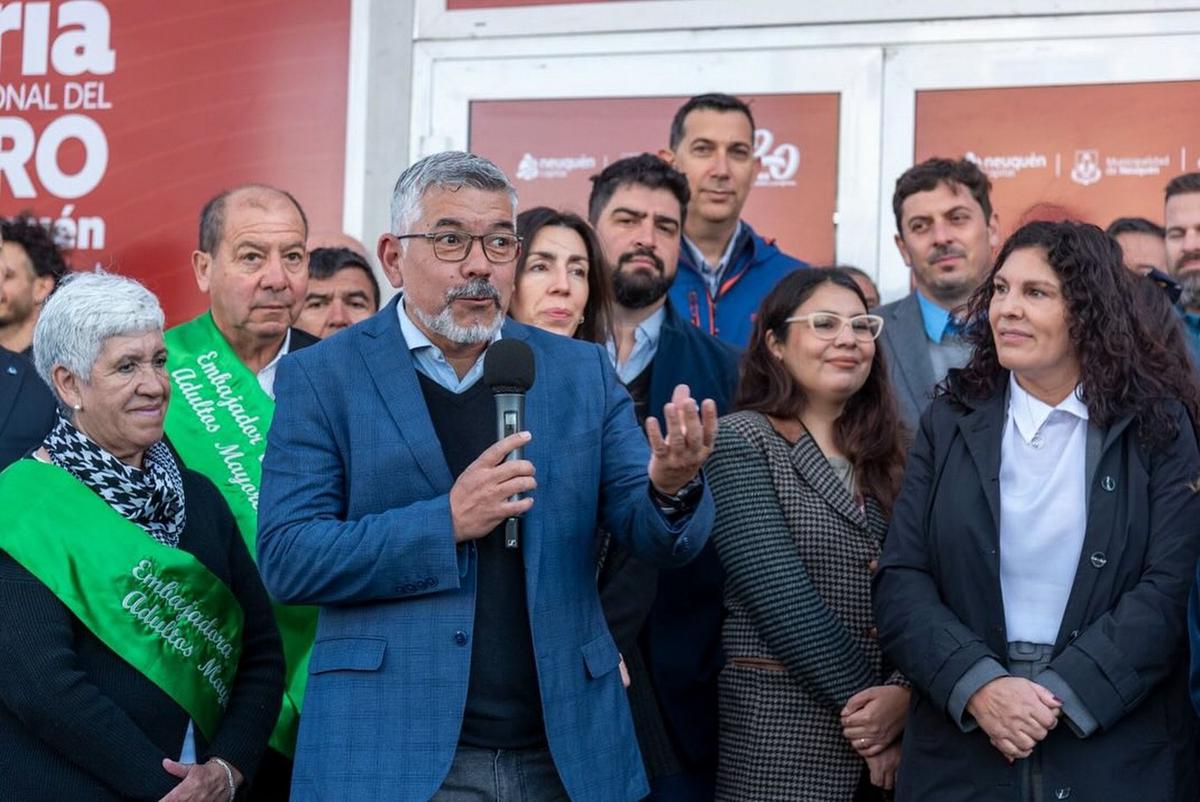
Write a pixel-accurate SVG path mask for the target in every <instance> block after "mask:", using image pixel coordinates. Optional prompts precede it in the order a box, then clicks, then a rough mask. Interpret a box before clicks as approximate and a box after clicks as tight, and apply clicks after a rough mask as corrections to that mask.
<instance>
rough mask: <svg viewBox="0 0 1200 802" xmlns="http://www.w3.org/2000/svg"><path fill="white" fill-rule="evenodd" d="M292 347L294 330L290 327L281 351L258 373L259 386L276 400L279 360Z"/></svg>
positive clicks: (284, 336) (284, 337)
mask: <svg viewBox="0 0 1200 802" xmlns="http://www.w3.org/2000/svg"><path fill="white" fill-rule="evenodd" d="M291 347H292V330H291V329H290V328H289V329H288V330H287V334H285V335H283V345H282V346H280V348H279V353H277V354H276V355H275V358H274V359H272V360H271V361H270V362H268V363H267V364H266V365H264V366H263V369H262V370H260V371H259V372H258V373H257V374H255V375H256V376H257V377H258V386H259V387H261V388H262V389H263V392H264V393H266V394H267V395H269V396H270V397H271V400H272V401H274V400H275V369H276V368H278V367H279V360H281V359H283V356H284V354H286V353H287V352H288V349H289V348H291Z"/></svg>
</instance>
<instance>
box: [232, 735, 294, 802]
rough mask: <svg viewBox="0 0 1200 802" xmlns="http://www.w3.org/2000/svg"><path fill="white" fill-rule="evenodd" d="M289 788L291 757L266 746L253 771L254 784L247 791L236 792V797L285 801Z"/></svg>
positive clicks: (263, 801)
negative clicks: (255, 770)
mask: <svg viewBox="0 0 1200 802" xmlns="http://www.w3.org/2000/svg"><path fill="white" fill-rule="evenodd" d="M291 789H292V759H291V758H290V757H288V756H287V755H284V754H282V753H281V752H276V751H275V750H274V749H272V748H270V747H267V751H265V752H263V756H262V760H261V761H260V762H259V764H258V771H257V772H255V775H254V784H253V785H252V786H250V790H249V791H248V792H246V793H242V794H238V799H239V800H240V799H245V800H246V802H287V799H288V795H289V793H290V792H291Z"/></svg>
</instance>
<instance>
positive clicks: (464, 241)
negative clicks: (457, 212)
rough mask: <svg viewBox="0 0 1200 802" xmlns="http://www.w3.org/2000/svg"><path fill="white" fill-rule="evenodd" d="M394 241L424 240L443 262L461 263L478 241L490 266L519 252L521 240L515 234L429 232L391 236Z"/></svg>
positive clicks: (513, 256)
mask: <svg viewBox="0 0 1200 802" xmlns="http://www.w3.org/2000/svg"><path fill="white" fill-rule="evenodd" d="M392 236H393V237H395V238H396V239H425V240H429V242H430V244H432V245H433V255H434V256H436V257H437V258H438V259H439V260H441V261H443V262H462V261H465V260H466V258H467V257H468V256H470V255H471V246H473V245H474V244H475V240H479V242H480V244H481V245H482V246H483V256H484V258H486V259H487V260H488V261H489V262H491V263H492V264H504V263H505V262H511V261H512V260H513V259H516V258H517V255H518V254H519V253H520V252H521V238H520V237H518V236H517V235H516V234H507V233H504V232H500V231H497V232H492V233H490V234H468V233H467V232H465V231H431V232H429V233H426V234H393V235H392Z"/></svg>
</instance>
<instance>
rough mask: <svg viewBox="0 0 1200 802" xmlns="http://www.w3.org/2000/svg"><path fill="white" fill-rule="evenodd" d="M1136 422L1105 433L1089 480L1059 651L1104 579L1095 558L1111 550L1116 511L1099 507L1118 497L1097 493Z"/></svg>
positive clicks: (1117, 425)
mask: <svg viewBox="0 0 1200 802" xmlns="http://www.w3.org/2000/svg"><path fill="white" fill-rule="evenodd" d="M1132 422H1133V416H1132V415H1128V416H1126V417H1124V418H1122V419H1121V420H1119V421H1117V422H1116V423H1114V424H1113V425H1112V426H1110V427H1108V429H1106V430H1105V431H1104V433H1103V436H1102V443H1103V445H1101V447H1100V459H1099V461H1098V462H1097V464H1096V472H1095V474H1094V475H1092V476H1090V477H1088V481H1090V482H1091V487H1090V489H1089V492H1088V509H1087V528H1086V530H1085V532H1084V535H1083V546H1082V547H1081V548H1080V550H1079V567H1078V568H1076V569H1075V581H1074V583H1072V585H1071V592H1070V594H1068V596H1067V606H1066V608H1065V609H1064V610H1063V617H1062V623H1061V624H1060V625H1059V627H1058V637H1057V639H1056V641H1055V643H1056V645H1057V646H1058V648H1062V647H1063V646H1065V645H1066V644H1067V642H1068V641H1070V640H1071V636H1072V635H1071V634H1072V633H1077V632H1078V630H1079V628H1080V627H1082V626H1083V620H1084V614H1085V613H1086V612H1087V607H1088V602H1089V601H1090V600H1091V597H1092V592H1093V591H1094V590H1095V588H1096V583H1097V582H1098V581H1099V580H1100V571H1098V570H1097V568H1099V567H1100V566H1099V565H1094V564H1093V563H1092V560H1091V555H1093V554H1096V553H1097V552H1099V553H1101V554H1104V553H1105V552H1108V551H1109V550H1110V548H1111V547H1110V541H1111V540H1112V535H1113V527H1112V523H1113V520H1112V508H1111V506H1110V507H1109V509H1108V510H1103V511H1102V510H1099V509H1098V507H1103V506H1106V505H1107V502H1109V500H1110V499H1112V498H1113V495H1114V494H1113V493H1111V492H1101V493H1097V492H1096V491H1097V490H1098V489H1099V488H1100V487H1101V482H1103V481H1104V480H1105V479H1106V478H1107V479H1111V473H1105V469H1104V466H1105V464H1106V462H1107V463H1108V465H1110V466H1111V464H1112V463H1111V462H1109V460H1110V459H1111V458H1110V457H1109V456H1108V455H1109V452H1110V451H1111V450H1112V449H1113V448H1114V447H1116V445H1117V444H1118V442H1119V440H1120V438H1121V436H1122V435H1123V434H1124V433H1125V430H1126V429H1128V428H1129V425H1130V424H1131V423H1132ZM1127 459H1128V458H1127ZM1118 470H1120V471H1122V472H1124V471H1125V468H1124V466H1123V465H1121V466H1118ZM1127 481H1129V477H1128V476H1127V475H1126V476H1123V477H1122V479H1121V482H1120V483H1119V485H1118V486H1123V485H1124V484H1125V482H1127ZM1101 565H1103V563H1101Z"/></svg>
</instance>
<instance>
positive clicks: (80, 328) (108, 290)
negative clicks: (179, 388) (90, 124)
mask: <svg viewBox="0 0 1200 802" xmlns="http://www.w3.org/2000/svg"><path fill="white" fill-rule="evenodd" d="M163 320H164V318H163V311H162V307H161V306H159V305H158V299H157V298H155V297H154V293H152V292H150V290H148V289H146V288H145V287H143V286H142V285H141V284H139V283H137V282H136V281H134V280H133V279H131V278H126V277H125V276H118V275H116V274H115V273H100V272H97V273H73V274H71V275H70V276H68V277H67V278H65V279H63V282H62V284H60V285H59V287H58V289H57V290H55V291H54V294H53V295H51V296H50V298H49V299H48V300H47V301H46V304H45V306H43V307H42V313H41V314H40V315H39V316H38V321H37V325H36V326H34V329H33V362H34V365H35V366H36V367H37V372H38V375H40V376H41V377H42V379H43V380H44V381H45V382H46V384H48V385H50V387H51V389H53V388H54V379H53V376H54V368H55V366H57V365H62V366H63V367H65V368H66V369H67V370H69V371H71V373H73V374H74V375H75V376H76V377H78V378H79V379H80V380H81V381H84V382H90V381H91V379H92V366H93V365H95V364H96V359H97V358H99V356H100V351H101V350H103V348H104V343H105V341H106V340H108V338H109V337H115V336H117V335H124V334H140V333H142V332H147V331H156V330H162V327H163ZM60 400H61V399H60Z"/></svg>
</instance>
